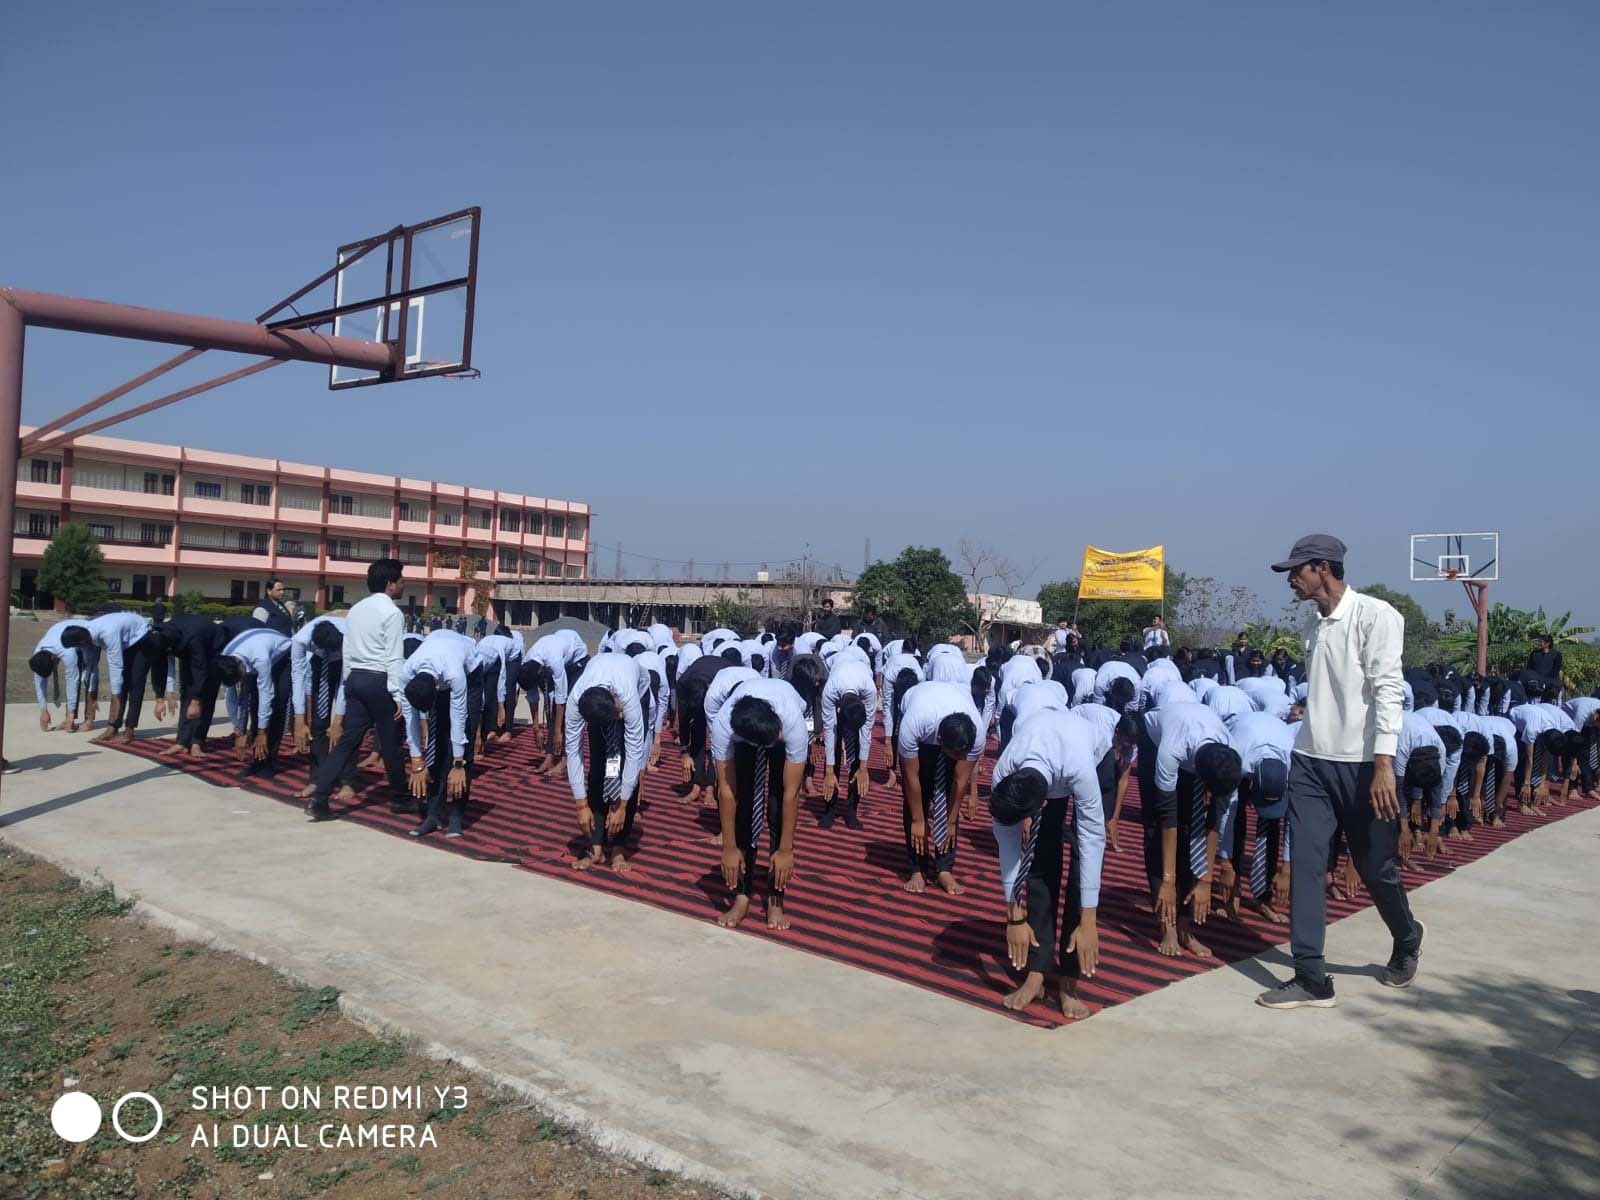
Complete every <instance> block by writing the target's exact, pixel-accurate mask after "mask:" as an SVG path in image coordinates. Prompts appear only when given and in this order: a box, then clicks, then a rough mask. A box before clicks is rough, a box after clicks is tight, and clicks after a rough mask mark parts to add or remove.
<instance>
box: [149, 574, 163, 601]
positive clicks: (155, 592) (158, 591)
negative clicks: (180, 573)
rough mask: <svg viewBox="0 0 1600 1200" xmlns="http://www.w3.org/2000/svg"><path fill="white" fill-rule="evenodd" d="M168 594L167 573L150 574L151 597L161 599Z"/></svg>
mask: <svg viewBox="0 0 1600 1200" xmlns="http://www.w3.org/2000/svg"><path fill="white" fill-rule="evenodd" d="M166 594H167V577H166V576H165V575H152V576H150V598H151V599H152V600H160V599H161V598H162V597H164V596H165V595H166Z"/></svg>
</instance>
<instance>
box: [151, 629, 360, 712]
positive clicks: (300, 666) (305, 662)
mask: <svg viewBox="0 0 1600 1200" xmlns="http://www.w3.org/2000/svg"><path fill="white" fill-rule="evenodd" d="M318 625H332V626H333V627H334V628H335V629H337V630H338V631H339V632H340V633H341V634H343V633H344V618H343V617H318V618H316V619H315V620H313V621H307V622H306V623H305V624H304V625H302V626H301V627H300V629H299V632H297V633H296V634H295V635H294V637H292V638H290V639H289V697H290V707H291V711H292V712H293V713H294V715H295V716H297V717H303V716H305V715H306V696H307V694H308V693H309V692H310V691H311V660H312V659H313V658H316V659H318V660H319V661H323V662H324V663H325V662H326V660H327V658H328V656H327V655H325V654H323V652H322V651H321V650H319V649H318V648H317V646H316V644H315V643H314V642H312V640H311V634H312V631H313V630H315V629H316V627H317V626H318ZM334 661H338V660H337V659H335V660H334ZM167 690H168V691H169V692H170V691H175V690H176V689H175V688H174V687H173V686H172V684H171V683H170V682H169V683H168V684H167ZM333 713H334V716H337V717H342V716H344V671H343V669H342V668H341V669H340V672H339V683H338V686H337V687H336V688H335V689H334V692H333Z"/></svg>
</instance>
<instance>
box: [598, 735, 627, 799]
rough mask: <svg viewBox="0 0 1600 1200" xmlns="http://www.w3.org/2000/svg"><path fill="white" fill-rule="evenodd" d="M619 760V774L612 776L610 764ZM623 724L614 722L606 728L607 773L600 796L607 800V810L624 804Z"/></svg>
mask: <svg viewBox="0 0 1600 1200" xmlns="http://www.w3.org/2000/svg"><path fill="white" fill-rule="evenodd" d="M613 758H614V759H617V760H618V762H617V767H618V770H617V773H616V774H615V775H613V774H611V770H610V762H611V760H612V759H613ZM621 760H622V722H621V721H612V722H611V723H610V724H608V725H607V726H606V763H607V767H606V772H605V782H604V783H602V784H601V786H600V794H601V795H602V796H603V797H604V798H605V802H606V807H607V808H615V807H616V806H617V805H618V804H620V803H622V770H621V766H622V763H621Z"/></svg>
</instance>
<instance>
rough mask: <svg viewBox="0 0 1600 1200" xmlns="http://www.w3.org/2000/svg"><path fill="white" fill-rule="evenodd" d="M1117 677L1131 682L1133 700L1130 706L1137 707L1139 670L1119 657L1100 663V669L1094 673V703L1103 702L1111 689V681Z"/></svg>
mask: <svg viewBox="0 0 1600 1200" xmlns="http://www.w3.org/2000/svg"><path fill="white" fill-rule="evenodd" d="M1118 679H1126V680H1129V681H1130V682H1131V683H1132V684H1133V690H1134V702H1133V705H1132V706H1131V707H1134V708H1137V707H1138V704H1139V701H1138V691H1139V683H1140V681H1141V677H1140V675H1139V672H1137V671H1135V670H1134V669H1133V668H1132V667H1131V666H1129V665H1128V664H1127V663H1125V662H1123V661H1122V660H1121V659H1115V658H1114V659H1112V660H1111V661H1110V662H1108V663H1104V664H1102V665H1101V667H1100V669H1099V670H1098V671H1096V672H1095V673H1094V702H1095V703H1096V704H1104V703H1105V702H1106V696H1107V695H1108V694H1109V693H1110V691H1111V685H1112V683H1113V682H1114V681H1115V680H1118Z"/></svg>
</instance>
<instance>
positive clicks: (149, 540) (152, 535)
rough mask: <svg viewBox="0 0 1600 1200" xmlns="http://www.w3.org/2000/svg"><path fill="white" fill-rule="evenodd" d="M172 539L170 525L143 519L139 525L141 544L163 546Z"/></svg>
mask: <svg viewBox="0 0 1600 1200" xmlns="http://www.w3.org/2000/svg"><path fill="white" fill-rule="evenodd" d="M171 539H172V526H171V525H165V524H162V523H161V522H159V521H144V522H141V523H140V525H139V544H140V545H141V546H165V545H166V544H167V542H169V541H170V540H171Z"/></svg>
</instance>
